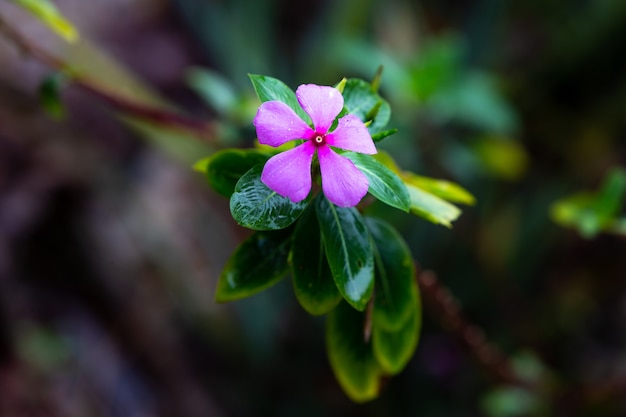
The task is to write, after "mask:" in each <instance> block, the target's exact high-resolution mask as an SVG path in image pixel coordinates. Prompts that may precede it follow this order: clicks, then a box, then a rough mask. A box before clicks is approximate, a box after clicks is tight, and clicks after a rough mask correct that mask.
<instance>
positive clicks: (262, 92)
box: [248, 74, 311, 124]
mask: <svg viewBox="0 0 626 417" xmlns="http://www.w3.org/2000/svg"><path fill="white" fill-rule="evenodd" d="M248 77H249V78H250V81H252V86H253V87H254V91H256V95H257V96H258V97H259V100H261V102H262V103H264V102H266V101H273V100H276V101H282V102H283V103H285V104H286V105H288V106H289V107H291V109H292V110H293V111H295V112H296V114H297V115H298V116H300V118H301V119H302V120H304V121H305V122H307V123H309V124H310V122H311V119H310V118H309V115H308V114H306V112H305V111H304V110H303V109H302V107H301V106H300V103H299V102H298V98H297V97H296V93H294V92H293V90H292V89H291V88H289V87H287V85H286V84H285V83H283V82H282V81H280V80H278V79H276V78H272V77H268V76H265V75H257V74H248Z"/></svg>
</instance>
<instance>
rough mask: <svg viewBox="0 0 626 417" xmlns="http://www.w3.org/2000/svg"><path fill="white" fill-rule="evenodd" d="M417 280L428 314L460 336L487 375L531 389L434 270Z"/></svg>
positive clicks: (422, 274)
mask: <svg viewBox="0 0 626 417" xmlns="http://www.w3.org/2000/svg"><path fill="white" fill-rule="evenodd" d="M416 279H417V282H418V284H419V286H420V291H421V293H422V295H423V297H424V300H425V302H426V307H427V308H428V309H429V311H430V312H431V313H432V314H433V316H435V318H436V319H438V320H439V321H440V322H441V324H442V325H443V326H444V327H446V328H448V329H449V330H450V331H452V332H453V333H454V334H455V335H456V336H457V337H458V339H459V340H460V341H461V342H462V343H463V345H464V346H465V347H466V348H467V349H468V350H469V351H470V352H471V353H472V355H473V356H474V358H475V359H476V360H477V361H478V363H479V364H480V365H481V366H482V367H483V368H484V369H485V371H486V372H487V373H489V374H490V375H491V376H492V377H493V378H494V379H495V380H497V381H499V382H502V383H506V384H512V385H518V386H522V387H525V388H532V386H531V385H532V384H531V382H530V381H526V380H523V379H521V378H520V377H519V376H517V375H516V374H515V372H514V370H513V366H512V365H511V363H510V361H509V360H508V358H507V357H506V356H505V355H504V354H502V352H501V351H500V350H499V349H498V348H497V347H496V346H494V345H493V344H492V343H490V342H489V341H488V340H487V338H486V337H485V334H484V333H483V331H482V330H481V329H480V328H479V327H478V326H476V325H474V324H472V323H470V322H469V321H468V320H467V319H466V318H465V317H464V316H463V312H462V310H461V306H460V305H459V303H458V302H457V300H456V299H455V298H454V296H453V295H452V294H451V293H450V291H449V290H448V289H447V288H446V287H444V286H442V285H441V284H440V283H439V281H438V279H437V276H436V275H435V274H434V273H433V272H432V271H418V272H417V273H416Z"/></svg>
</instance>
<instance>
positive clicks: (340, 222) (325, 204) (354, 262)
mask: <svg viewBox="0 0 626 417" xmlns="http://www.w3.org/2000/svg"><path fill="white" fill-rule="evenodd" d="M316 209H317V218H318V220H319V223H320V230H321V232H322V239H323V242H324V251H325V252H326V259H328V264H329V266H330V270H331V272H332V274H333V279H334V280H335V284H337V288H338V289H339V292H340V293H341V295H342V296H343V298H344V299H345V300H346V301H348V303H350V305H352V306H353V307H354V308H356V309H357V310H359V311H363V310H364V309H365V306H366V305H367V302H368V301H369V299H370V298H371V296H372V287H373V285H374V256H373V253H372V243H371V240H370V237H369V234H368V233H367V226H366V225H365V222H364V220H363V217H361V215H360V214H359V212H358V211H357V210H356V209H354V208H343V207H337V206H335V205H333V204H331V203H330V202H329V201H328V200H327V199H326V197H323V198H322V197H320V198H318V199H317V201H316Z"/></svg>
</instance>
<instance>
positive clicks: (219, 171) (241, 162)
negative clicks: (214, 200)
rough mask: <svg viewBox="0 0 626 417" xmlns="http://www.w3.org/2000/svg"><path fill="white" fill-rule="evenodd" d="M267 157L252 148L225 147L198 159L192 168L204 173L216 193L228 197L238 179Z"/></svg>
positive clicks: (263, 161) (233, 190)
mask: <svg viewBox="0 0 626 417" xmlns="http://www.w3.org/2000/svg"><path fill="white" fill-rule="evenodd" d="M268 159H269V155H267V154H265V153H263V152H259V151H257V150H254V149H245V150H243V149H225V150H223V151H219V152H216V153H214V154H213V155H211V156H210V157H209V158H206V159H202V160H200V161H198V162H197V163H196V165H194V168H195V169H197V170H199V171H200V172H204V173H206V176H207V180H208V182H209V184H210V185H211V187H212V188H213V189H214V190H215V191H216V192H217V193H219V194H221V195H223V196H224V197H230V196H231V195H232V194H233V193H234V192H235V186H236V185H237V182H238V181H239V179H240V178H241V177H242V176H243V175H244V174H245V173H246V172H248V171H249V170H250V169H252V168H253V167H254V166H256V165H258V164H263V163H265V162H266V161H267V160H268Z"/></svg>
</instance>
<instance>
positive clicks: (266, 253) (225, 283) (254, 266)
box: [215, 229, 293, 303]
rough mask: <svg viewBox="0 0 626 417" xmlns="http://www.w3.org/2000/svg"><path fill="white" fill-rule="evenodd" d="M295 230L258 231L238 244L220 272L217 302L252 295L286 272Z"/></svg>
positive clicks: (279, 278) (216, 295) (274, 281)
mask: <svg viewBox="0 0 626 417" xmlns="http://www.w3.org/2000/svg"><path fill="white" fill-rule="evenodd" d="M292 232H293V229H286V230H279V231H272V232H256V233H254V234H253V235H252V236H250V237H249V238H248V239H246V240H245V241H244V242H243V243H242V244H241V245H239V247H238V248H237V249H236V250H235V252H234V253H233V254H232V255H231V257H230V259H229V260H228V261H227V262H226V266H225V267H224V270H223V271H222V274H221V275H220V278H219V281H218V282H217V289H216V291H215V301H216V302H218V303H224V302H228V301H234V300H239V299H242V298H245V297H249V296H251V295H254V294H256V293H258V292H260V291H262V290H264V289H266V288H269V287H271V286H272V285H274V284H276V283H277V282H278V281H280V280H281V279H282V278H283V277H284V276H285V275H287V273H288V272H289V262H288V258H289V249H290V247H291V234H292Z"/></svg>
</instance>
